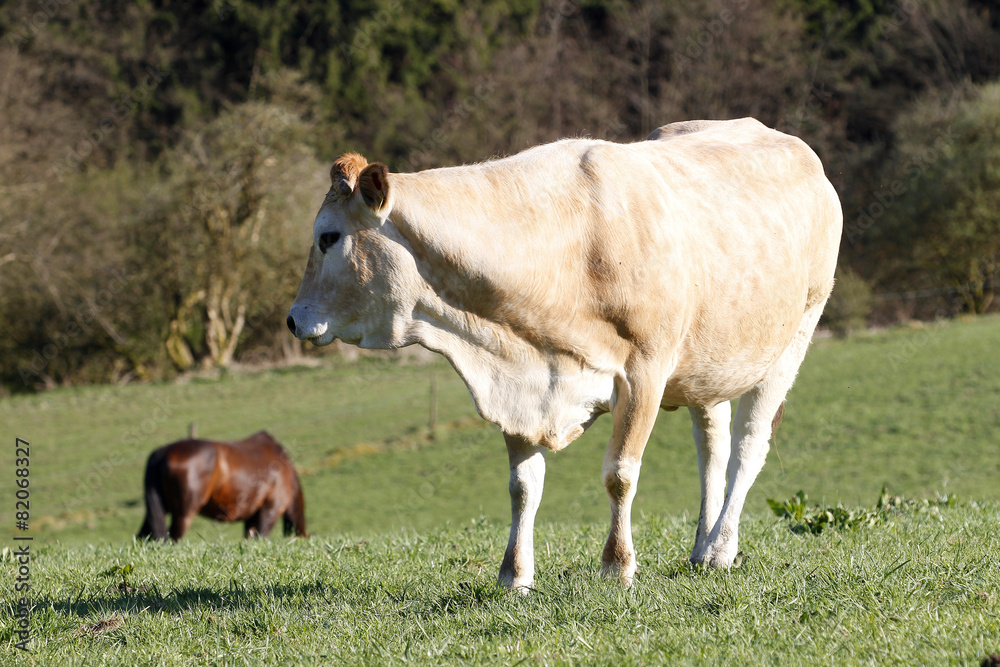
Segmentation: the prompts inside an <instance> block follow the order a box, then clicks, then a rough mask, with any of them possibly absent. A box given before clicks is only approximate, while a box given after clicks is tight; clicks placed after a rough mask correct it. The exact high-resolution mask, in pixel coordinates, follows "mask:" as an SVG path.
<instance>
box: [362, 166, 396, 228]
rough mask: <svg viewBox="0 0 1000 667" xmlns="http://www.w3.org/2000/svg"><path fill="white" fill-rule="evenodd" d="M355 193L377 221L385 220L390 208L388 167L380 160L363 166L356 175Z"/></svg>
mask: <svg viewBox="0 0 1000 667" xmlns="http://www.w3.org/2000/svg"><path fill="white" fill-rule="evenodd" d="M357 193H358V195H359V196H360V197H361V201H362V202H364V205H365V207H366V208H367V209H368V210H369V211H371V213H372V214H373V215H374V216H375V217H376V218H377V219H378V222H379V223H382V222H385V219H386V218H388V217H389V209H390V206H389V168H388V167H386V166H385V165H384V164H382V163H381V162H373V163H372V164H370V165H368V166H367V167H365V169H364V171H362V172H361V176H359V177H358V187H357Z"/></svg>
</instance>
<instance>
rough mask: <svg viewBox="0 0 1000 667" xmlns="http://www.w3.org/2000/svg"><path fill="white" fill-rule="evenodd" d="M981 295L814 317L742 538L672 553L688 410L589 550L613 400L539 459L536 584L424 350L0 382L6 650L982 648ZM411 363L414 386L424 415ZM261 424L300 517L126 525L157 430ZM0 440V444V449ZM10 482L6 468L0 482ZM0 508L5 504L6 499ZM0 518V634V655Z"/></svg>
mask: <svg viewBox="0 0 1000 667" xmlns="http://www.w3.org/2000/svg"><path fill="white" fill-rule="evenodd" d="M998 348H1000V319H998V318H996V317H982V318H978V319H975V320H970V321H951V322H942V323H936V324H925V325H911V326H904V327H899V328H895V329H891V330H887V331H881V332H869V333H865V334H861V335H858V336H855V337H852V338H850V339H848V340H834V339H820V340H817V341H816V342H815V343H814V345H813V347H812V349H811V350H810V353H809V354H808V355H807V357H806V361H805V363H804V364H803V367H802V370H801V372H800V375H799V379H798V381H797V383H796V385H795V387H794V388H793V389H792V391H791V393H790V394H789V399H788V405H787V410H786V414H785V420H784V422H783V424H782V425H781V427H780V428H779V430H778V432H777V434H776V437H775V441H774V443H773V446H772V450H771V453H770V454H769V459H768V464H767V465H766V466H765V468H764V471H763V473H762V474H761V476H760V478H759V479H758V481H757V483H756V485H755V486H754V489H753V491H752V492H751V494H750V498H749V500H748V504H747V511H746V514H745V517H744V528H743V531H742V538H743V540H742V545H741V546H742V549H743V551H744V553H745V559H744V562H743V565H742V566H741V567H739V568H737V569H734V570H732V571H729V572H706V571H701V570H696V569H693V568H691V567H690V566H688V565H687V564H686V562H685V556H686V555H687V553H688V552H689V551H690V548H691V544H692V542H693V539H694V525H695V521H696V519H697V507H698V480H697V462H696V456H695V452H694V447H693V443H692V441H691V437H690V420H689V419H688V418H687V416H686V415H685V414H684V412H683V411H678V412H677V413H673V414H666V413H664V414H662V415H661V418H660V420H659V422H658V425H657V428H656V429H655V430H654V433H653V436H652V438H651V439H650V442H649V445H648V447H647V449H646V454H645V457H644V462H643V471H642V477H641V479H640V485H639V492H638V495H637V498H636V501H635V521H634V524H635V532H636V545H637V549H638V553H639V567H640V575H639V578H638V579H637V582H636V585H635V586H634V587H633V588H632V589H630V590H625V589H621V588H620V587H618V586H617V585H615V584H613V583H611V582H606V581H602V580H601V579H600V578H599V577H598V576H597V570H598V568H599V558H600V548H601V545H602V544H603V539H604V536H605V534H606V530H607V524H606V522H607V513H608V506H607V500H606V496H605V493H604V490H603V487H602V485H601V482H600V466H601V455H602V452H603V449H604V446H605V443H606V441H607V437H608V435H609V433H610V420H609V419H607V418H604V419H601V420H598V422H597V423H596V424H595V425H594V427H593V428H592V429H591V430H590V431H588V433H587V434H585V435H584V436H583V438H581V439H580V440H579V441H578V442H576V443H574V444H573V445H572V446H571V447H570V448H568V449H567V450H565V451H563V452H560V453H558V454H554V455H550V456H549V459H548V461H549V466H548V473H547V478H546V490H545V497H544V499H543V502H542V507H541V510H540V511H539V517H538V527H537V530H536V551H537V568H538V573H537V586H538V590H537V591H536V592H535V593H534V594H532V595H529V596H527V597H526V598H521V597H518V596H514V595H511V594H508V593H506V592H505V591H502V590H500V589H498V588H497V587H496V586H495V584H494V579H495V575H496V570H497V568H498V567H499V561H500V557H501V556H502V551H503V547H504V545H505V543H506V531H507V526H508V521H509V503H508V498H507V490H506V485H507V465H506V452H505V449H504V446H503V441H502V437H501V435H500V433H499V432H498V431H497V430H496V428H495V427H493V426H491V425H489V424H487V423H485V422H483V421H482V420H481V419H479V418H478V417H477V416H476V413H475V410H474V408H473V406H472V404H471V400H470V399H469V397H468V393H467V391H466V389H465V387H464V385H463V384H462V383H461V380H460V379H459V378H458V377H457V375H456V374H455V373H454V371H452V370H451V369H450V367H449V366H448V365H447V364H446V363H444V362H443V361H435V362H431V363H422V364H420V363H414V362H407V361H394V360H386V359H377V358H367V359H366V358H363V359H360V360H358V361H355V362H346V361H343V360H335V359H326V360H325V361H324V363H323V364H322V365H321V366H319V367H293V368H285V369H279V370H269V371H261V372H255V373H228V374H223V375H220V376H218V377H192V378H188V379H185V380H183V381H179V382H173V383H166V384H133V385H125V386H98V387H79V388H68V389H57V390H54V391H50V392H46V393H43V394H39V395H34V396H16V397H13V398H7V399H4V400H2V401H0V423H2V425H3V432H4V437H5V438H6V439H7V440H8V441H9V443H8V444H9V445H10V447H9V448H8V451H7V452H6V453H5V454H4V456H5V457H6V459H5V461H6V462H5V465H4V469H6V470H12V469H13V462H14V461H13V459H14V453H13V446H14V440H15V438H22V439H24V440H27V441H29V442H30V443H31V463H30V468H31V477H30V479H31V493H32V495H31V521H30V530H29V531H28V533H29V534H30V535H31V536H33V538H34V540H33V542H32V545H33V547H32V548H33V553H34V556H35V560H34V561H33V563H32V586H33V588H32V601H33V604H34V610H33V616H32V621H31V623H32V625H31V628H32V636H33V639H32V652H31V653H29V654H21V653H19V652H18V653H17V656H16V657H17V658H18V659H19V660H21V661H25V662H26V664H30V663H31V662H35V663H37V664H48V663H51V662H57V661H58V662H65V663H67V664H123V663H127V664H172V663H176V664H188V663H201V664H244V663H258V662H287V663H300V662H312V661H316V662H331V661H332V662H340V663H396V662H407V661H416V662H434V663H466V662H471V663H483V664H496V663H516V662H518V661H521V660H528V661H532V662H541V663H565V662H587V663H604V664H611V663H614V664H629V663H634V664H640V663H645V664H649V663H653V662H670V663H672V664H673V663H699V662H707V661H708V660H711V661H713V662H717V661H735V662H740V663H743V662H749V661H750V660H753V661H754V662H763V663H771V664H803V663H815V662H822V663H826V664H829V663H831V662H835V663H837V664H914V663H925V664H949V663H950V664H972V663H978V661H979V660H981V659H982V658H983V657H985V656H986V655H987V654H989V653H1000V621H998V617H1000V613H998V611H1000V584H998V582H1000V576H998V575H1000V572H998V567H1000V566H998V558H997V556H998V555H1000V538H998V536H997V530H996V528H997V525H998V522H1000V521H998V520H1000V506H998V504H997V501H998V500H1000V494H998V492H997V481H998V480H1000V457H998V448H997V442H1000V408H998V405H1000V355H997V354H996V350H997V349H998ZM432 383H433V384H434V385H436V391H434V392H433V395H435V396H436V400H435V401H434V406H433V408H434V410H433V411H434V412H435V413H436V416H437V417H436V422H435V425H434V428H433V429H432V428H430V423H429V421H430V417H429V415H430V414H431V412H432V400H431V397H432V391H431V386H432ZM190 423H194V424H196V426H197V430H198V434H199V435H200V436H203V437H212V438H219V439H235V438H241V437H244V436H246V435H249V434H250V433H252V432H254V431H256V430H259V429H267V430H268V431H269V432H271V433H272V435H274V436H275V437H276V438H277V439H278V440H279V441H280V442H282V443H283V444H284V445H285V447H286V448H287V449H288V450H289V452H290V454H291V456H292V458H293V460H294V461H295V463H296V467H297V468H298V470H299V472H300V475H301V478H302V483H303V487H304V491H305V494H306V503H307V506H306V513H307V520H308V523H309V532H310V533H311V534H312V538H311V539H309V540H286V539H284V538H282V537H275V538H273V539H271V540H264V541H255V542H244V541H242V540H241V539H239V538H240V535H241V527H240V526H238V525H222V524H216V523H213V522H210V521H208V520H205V519H200V518H199V519H196V521H195V524H194V525H193V527H192V530H191V532H190V533H189V534H188V536H187V538H185V540H184V541H182V542H181V543H179V544H177V545H170V544H167V545H159V544H151V545H150V544H141V543H135V542H134V541H133V539H132V535H133V534H134V533H135V531H136V530H137V529H138V527H139V525H140V523H141V521H142V514H143V507H142V503H141V491H142V488H141V477H142V470H143V466H144V464H145V458H146V456H147V455H148V453H149V452H150V451H151V450H152V449H154V448H155V447H157V446H159V445H161V444H164V443H166V442H169V441H172V440H175V439H178V438H180V437H183V436H184V435H185V433H186V432H187V428H188V425H189V424H190ZM7 463H9V464H10V465H9V466H8V465H7ZM883 484H885V485H887V486H888V488H889V490H890V492H891V493H892V494H897V495H900V496H903V497H906V498H911V499H918V500H919V499H935V498H940V497H943V496H944V495H945V494H954V497H955V499H956V502H955V503H954V505H952V506H948V505H935V504H927V503H924V504H920V503H917V504H912V505H905V506H903V507H901V508H899V509H896V510H893V512H892V513H891V514H889V515H887V516H886V517H885V520H883V521H880V522H878V523H877V524H876V525H872V526H865V527H860V528H856V529H853V530H836V529H830V530H827V531H824V532H823V533H822V534H820V535H810V534H807V533H801V532H799V533H796V532H793V531H792V530H791V525H790V524H789V523H788V522H787V521H785V520H783V519H780V518H778V517H776V516H774V515H773V514H772V513H771V512H770V510H769V509H768V505H767V499H768V498H779V499H786V498H788V497H789V496H791V495H792V494H793V493H795V492H796V491H798V490H800V489H803V490H805V492H806V493H807V494H808V495H809V498H810V502H818V503H822V504H823V505H824V506H826V505H835V504H837V503H841V504H843V505H845V506H847V507H860V506H866V507H869V508H870V507H871V506H872V505H873V504H874V502H875V500H876V498H878V495H879V489H880V488H881V486H882V485H883ZM0 497H4V498H8V499H11V498H13V476H12V475H4V476H3V478H2V479H0ZM9 512H10V515H11V517H10V518H11V520H10V521H9V522H5V523H7V525H8V526H13V512H14V508H13V502H12V501H11V502H10V508H9ZM13 536H14V530H13V528H10V529H8V530H7V531H5V538H6V541H5V543H4V544H5V545H6V546H7V547H8V550H7V551H5V552H4V555H3V568H0V570H2V572H3V576H4V577H5V579H4V583H3V587H4V590H5V595H4V605H5V607H6V609H5V613H4V617H5V624H4V626H3V627H2V628H0V661H2V662H3V663H4V664H9V659H10V657H11V656H12V655H13V654H14V653H15V651H14V649H13V643H14V642H15V641H16V637H15V635H14V632H13V630H14V627H13V625H11V624H8V620H9V619H11V618H12V615H13V611H14V608H13V606H12V601H11V597H10V592H9V589H11V588H12V586H13V580H14V572H15V570H16V565H15V561H14V560H13V558H12V557H11V550H12V549H13V548H14V546H13V545H14V541H13Z"/></svg>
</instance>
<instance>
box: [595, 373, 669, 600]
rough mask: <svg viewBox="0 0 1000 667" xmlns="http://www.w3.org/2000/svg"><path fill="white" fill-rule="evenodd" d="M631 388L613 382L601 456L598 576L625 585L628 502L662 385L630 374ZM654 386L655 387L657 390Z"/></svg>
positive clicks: (632, 567) (630, 572)
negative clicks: (603, 501)
mask: <svg viewBox="0 0 1000 667" xmlns="http://www.w3.org/2000/svg"><path fill="white" fill-rule="evenodd" d="M629 381H630V382H631V386H628V383H626V382H625V381H624V380H623V379H622V380H618V381H616V391H617V392H618V401H617V404H616V405H615V407H614V409H613V411H612V416H613V418H614V431H613V432H612V434H611V441H610V442H609V443H608V449H607V451H606V452H605V454H604V466H603V469H602V472H603V475H604V488H605V489H607V492H608V498H609V500H610V501H611V529H610V530H609V531H608V541H607V542H606V543H605V545H604V552H603V553H602V554H601V574H603V575H604V576H613V577H617V578H618V580H619V581H621V582H622V583H623V584H625V585H626V586H628V585H631V583H632V578H633V577H634V576H635V571H636V559H635V547H634V546H633V544H632V500H633V499H634V498H635V492H636V488H637V486H638V483H639V468H640V466H641V465H642V452H643V450H644V449H645V448H646V441H647V440H648V439H649V434H650V432H651V431H652V430H653V424H654V423H655V422H656V415H657V413H658V412H659V409H660V399H661V397H662V395H663V385H662V384H659V385H658V383H657V382H655V381H654V380H652V379H651V378H650V377H647V376H645V375H639V374H634V375H633V376H631V377H630V378H629ZM657 386H658V387H659V388H658V390H657Z"/></svg>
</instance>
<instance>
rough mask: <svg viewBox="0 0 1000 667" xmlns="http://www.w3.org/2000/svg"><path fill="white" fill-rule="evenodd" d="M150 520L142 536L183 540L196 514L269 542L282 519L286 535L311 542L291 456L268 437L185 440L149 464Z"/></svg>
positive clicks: (154, 455)
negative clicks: (236, 523) (240, 524)
mask: <svg viewBox="0 0 1000 667" xmlns="http://www.w3.org/2000/svg"><path fill="white" fill-rule="evenodd" d="M145 487H146V519H145V520H144V521H143V523H142V527H141V528H140V529H139V534H138V537H140V538H145V537H153V538H156V539H160V540H162V539H166V538H167V522H166V514H168V513H169V514H171V515H172V519H171V522H170V537H171V538H172V539H173V540H175V541H176V540H179V539H181V537H183V536H184V533H186V532H187V530H188V528H189V527H190V526H191V521H192V520H193V519H194V517H195V515H196V514H201V515H202V516H205V517H208V518H210V519H215V520H216V521H242V522H243V525H244V533H243V534H244V536H245V537H253V536H256V535H259V536H261V537H267V536H268V535H269V534H270V532H271V529H272V528H274V524H275V523H277V521H278V517H283V518H284V532H285V535H290V534H291V532H292V530H293V529H294V530H295V533H296V534H297V535H300V536H302V537H306V517H305V500H304V499H303V497H302V487H301V485H300V484H299V477H298V475H296V474H295V468H293V467H292V462H291V460H290V459H289V458H288V454H286V453H285V450H284V449H283V448H282V447H281V445H279V444H278V443H277V442H276V441H275V440H274V438H272V437H271V436H270V435H269V434H268V433H267V432H265V431H261V432H260V433H256V434H254V435H252V436H250V437H249V438H247V439H246V440H242V441H240V442H213V441H211V440H194V439H189V440H179V441H177V442H175V443H172V444H169V445H165V446H163V447H160V448H159V449H157V450H155V451H154V452H153V453H152V454H150V455H149V460H148V461H147V462H146V476H145Z"/></svg>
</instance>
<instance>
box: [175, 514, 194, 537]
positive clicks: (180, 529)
mask: <svg viewBox="0 0 1000 667" xmlns="http://www.w3.org/2000/svg"><path fill="white" fill-rule="evenodd" d="M194 515H195V513H194V512H174V514H173V516H172V517H171V518H170V539H172V540H173V541H174V542H176V541H177V540H179V539H181V538H182V537H184V533H186V532H187V531H188V528H190V527H191V522H192V521H194Z"/></svg>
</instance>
